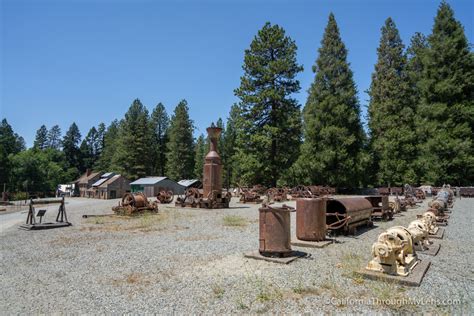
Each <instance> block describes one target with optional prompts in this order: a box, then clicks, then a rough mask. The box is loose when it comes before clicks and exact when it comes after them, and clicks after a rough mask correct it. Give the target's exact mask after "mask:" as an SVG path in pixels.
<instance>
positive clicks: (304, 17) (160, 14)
mask: <svg viewBox="0 0 474 316" xmlns="http://www.w3.org/2000/svg"><path fill="white" fill-rule="evenodd" d="M448 2H449V3H450V4H451V6H452V7H453V9H454V11H455V16H456V18H457V19H458V20H460V21H461V23H462V24H463V25H464V28H465V31H466V35H467V37H468V40H469V42H471V43H472V42H473V29H474V27H473V12H474V2H473V1H468V0H464V1H448ZM0 3H1V4H0V5H1V7H0V27H1V30H0V31H1V33H0V34H1V49H0V54H1V55H0V60H1V65H0V75H1V77H0V87H1V88H0V118H3V117H6V118H7V120H8V121H9V123H10V124H11V125H12V126H13V128H14V130H15V131H16V132H17V133H19V134H20V135H21V136H23V137H24V138H25V140H26V142H27V145H29V146H31V145H32V143H33V140H34V136H35V132H36V130H37V129H38V128H39V127H40V126H41V125H42V124H45V125H46V126H48V128H49V127H51V126H53V125H55V124H59V125H60V127H61V128H62V131H63V133H65V131H66V130H67V128H68V127H69V125H70V124H71V123H72V122H73V121H75V122H76V123H77V124H78V125H79V128H80V129H81V132H82V134H83V136H85V134H86V133H87V131H88V130H89V128H90V127H92V126H97V125H98V124H99V123H100V122H105V123H106V124H108V123H110V122H111V121H112V120H113V119H115V118H119V119H120V118H122V117H123V115H124V113H125V112H126V111H127V109H128V107H129V106H130V104H131V103H132V101H133V100H134V99H135V98H139V99H140V100H141V101H142V102H143V104H145V105H146V106H147V107H148V109H149V110H150V111H151V109H152V108H153V107H154V106H155V105H156V104H157V103H158V102H163V103H164V104H165V106H166V109H167V111H168V113H169V114H171V113H172V112H173V109H174V107H175V106H176V104H177V103H178V102H179V101H180V100H181V99H183V98H185V99H186V100H187V101H188V104H189V107H190V115H191V118H192V119H193V120H194V122H195V125H196V128H197V130H196V135H198V134H199V133H201V132H205V128H206V127H207V126H208V125H209V124H210V123H211V122H212V121H215V120H216V119H217V118H218V117H223V118H226V117H227V115H228V112H229V109H230V106H231V105H232V104H233V103H234V102H236V101H237V98H236V97H235V96H234V94H233V90H234V89H235V88H237V87H238V86H239V82H240V76H241V75H242V63H243V56H244V50H245V49H246V48H248V47H249V45H250V42H251V41H252V39H253V37H254V36H255V34H256V33H257V31H258V30H259V29H260V28H261V27H262V26H263V25H264V24H265V22H266V21H270V22H271V23H273V24H279V25H280V26H282V27H283V28H284V29H285V30H286V32H287V35H289V36H290V37H292V38H293V39H294V40H295V41H296V44H297V46H298V61H299V62H300V63H301V64H303V66H304V68H305V70H304V72H303V73H301V74H300V75H299V76H298V79H299V80H300V83H301V88H302V89H301V91H300V93H298V94H296V95H295V97H296V98H297V99H298V100H299V102H300V103H301V104H302V105H304V103H305V100H306V97H307V89H308V88H309V86H310V84H311V82H312V80H313V76H314V75H313V73H312V71H311V66H312V65H313V64H314V62H315V60H316V57H317V49H318V48H319V46H320V41H321V38H322V34H323V31H324V28H325V26H326V23H327V18H328V14H329V13H330V12H331V11H332V12H334V14H335V16H336V20H337V22H338V24H339V27H340V30H341V35H342V39H343V41H344V42H345V44H346V47H347V48H348V50H349V61H350V63H351V67H352V70H353V71H354V79H355V81H356V84H357V87H358V90H359V99H360V103H361V106H362V109H363V113H364V115H365V106H366V105H367V98H368V97H367V94H366V93H365V92H364V91H365V90H366V89H367V88H368V87H369V85H370V76H371V73H372V72H373V69H374V63H375V62H376V49H377V46H378V42H379V37H380V28H381V26H382V25H383V23H384V21H385V19H386V18H387V17H389V16H391V17H392V18H393V19H394V21H395V23H396V24H397V27H398V28H399V30H400V34H401V37H402V39H403V41H404V43H405V45H408V44H409V40H410V37H411V36H412V35H413V34H414V33H415V32H417V31H418V32H422V33H424V34H429V33H430V32H431V27H432V25H433V18H434V16H435V14H436V10H437V8H438V5H439V1H427V0H420V1H412V0H411V1H406V0H398V1H395V0H394V1H383V0H370V1H369V0H367V1H352V0H345V1H342V0H336V1H334V0H333V1H298V0H296V1H263V0H260V1H259V0H255V1H250V0H246V1H232V0H229V1H222V0H221V1H219V0H215V1H210V0H208V1H151V0H150V1H146V0H137V1H132V0H128V1H124V0H117V1H113V0H95V1H93V0H63V1H60V0H55V1H42V0H34V1H33V0H31V1H23V0H0ZM364 120H365V119H364Z"/></svg>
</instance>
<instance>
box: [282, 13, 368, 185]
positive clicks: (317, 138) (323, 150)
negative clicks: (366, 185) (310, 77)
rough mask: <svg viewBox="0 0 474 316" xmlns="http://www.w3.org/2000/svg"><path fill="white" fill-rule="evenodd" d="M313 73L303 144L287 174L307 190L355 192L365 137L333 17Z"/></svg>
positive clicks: (307, 103)
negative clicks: (333, 188) (346, 189)
mask: <svg viewBox="0 0 474 316" xmlns="http://www.w3.org/2000/svg"><path fill="white" fill-rule="evenodd" d="M313 72H314V73H315V74H316V75H315V78H314V82H313V83H312V84H311V87H310V89H309V91H308V93H309V95H308V99H307V101H306V105H305V108H304V111H303V115H304V125H305V141H304V144H303V145H302V154H301V156H300V158H299V160H298V163H297V164H296V165H295V167H294V168H292V169H293V170H292V171H291V173H294V174H295V176H294V177H295V178H297V179H300V181H302V182H304V183H307V184H327V185H332V186H357V185H358V180H359V179H360V177H359V176H360V175H361V173H362V170H363V166H364V164H363V162H364V161H366V160H367V158H366V157H364V154H363V151H362V148H363V145H364V141H365V134H364V132H363V129H362V125H361V122H360V117H359V115H360V108H359V103H358V100H357V90H356V86H355V83H354V80H353V78H352V76H353V75H352V71H351V69H350V67H349V63H348V62H347V49H346V48H345V46H344V43H343V42H342V40H341V37H340V35H339V28H338V26H337V24H336V20H335V18H334V15H333V14H332V13H331V14H330V15H329V21H328V24H327V26H326V29H325V32H324V36H323V39H322V42H321V47H320V48H319V57H318V59H317V60H316V64H315V65H314V66H313Z"/></svg>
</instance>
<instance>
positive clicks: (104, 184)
mask: <svg viewBox="0 0 474 316" xmlns="http://www.w3.org/2000/svg"><path fill="white" fill-rule="evenodd" d="M120 177H121V175H119V174H116V175H115V176H113V177H111V178H108V179H105V182H104V183H102V184H101V185H100V187H101V188H105V187H106V186H108V185H109V184H112V183H114V182H115V181H116V180H117V179H119V178H120Z"/></svg>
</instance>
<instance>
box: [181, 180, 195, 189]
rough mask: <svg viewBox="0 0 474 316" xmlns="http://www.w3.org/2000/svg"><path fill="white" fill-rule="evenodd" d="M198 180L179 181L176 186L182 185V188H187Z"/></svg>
mask: <svg viewBox="0 0 474 316" xmlns="http://www.w3.org/2000/svg"><path fill="white" fill-rule="evenodd" d="M198 181H199V180H198V179H189V180H181V181H179V182H178V184H180V185H182V186H183V187H189V186H190V185H192V184H194V183H196V182H198Z"/></svg>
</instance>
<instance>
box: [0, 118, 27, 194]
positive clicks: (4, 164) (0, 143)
mask: <svg viewBox="0 0 474 316" xmlns="http://www.w3.org/2000/svg"><path fill="white" fill-rule="evenodd" d="M24 149H25V141H24V140H23V138H22V137H20V136H18V134H16V133H15V132H14V131H13V128H12V127H11V125H10V124H8V121H7V120H6V119H3V120H2V122H1V123H0V185H1V190H3V184H4V183H6V184H7V185H8V187H7V189H11V188H12V187H11V185H10V182H11V181H10V175H11V172H12V168H11V161H10V159H9V155H15V154H17V153H19V152H21V151H22V150H24Z"/></svg>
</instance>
